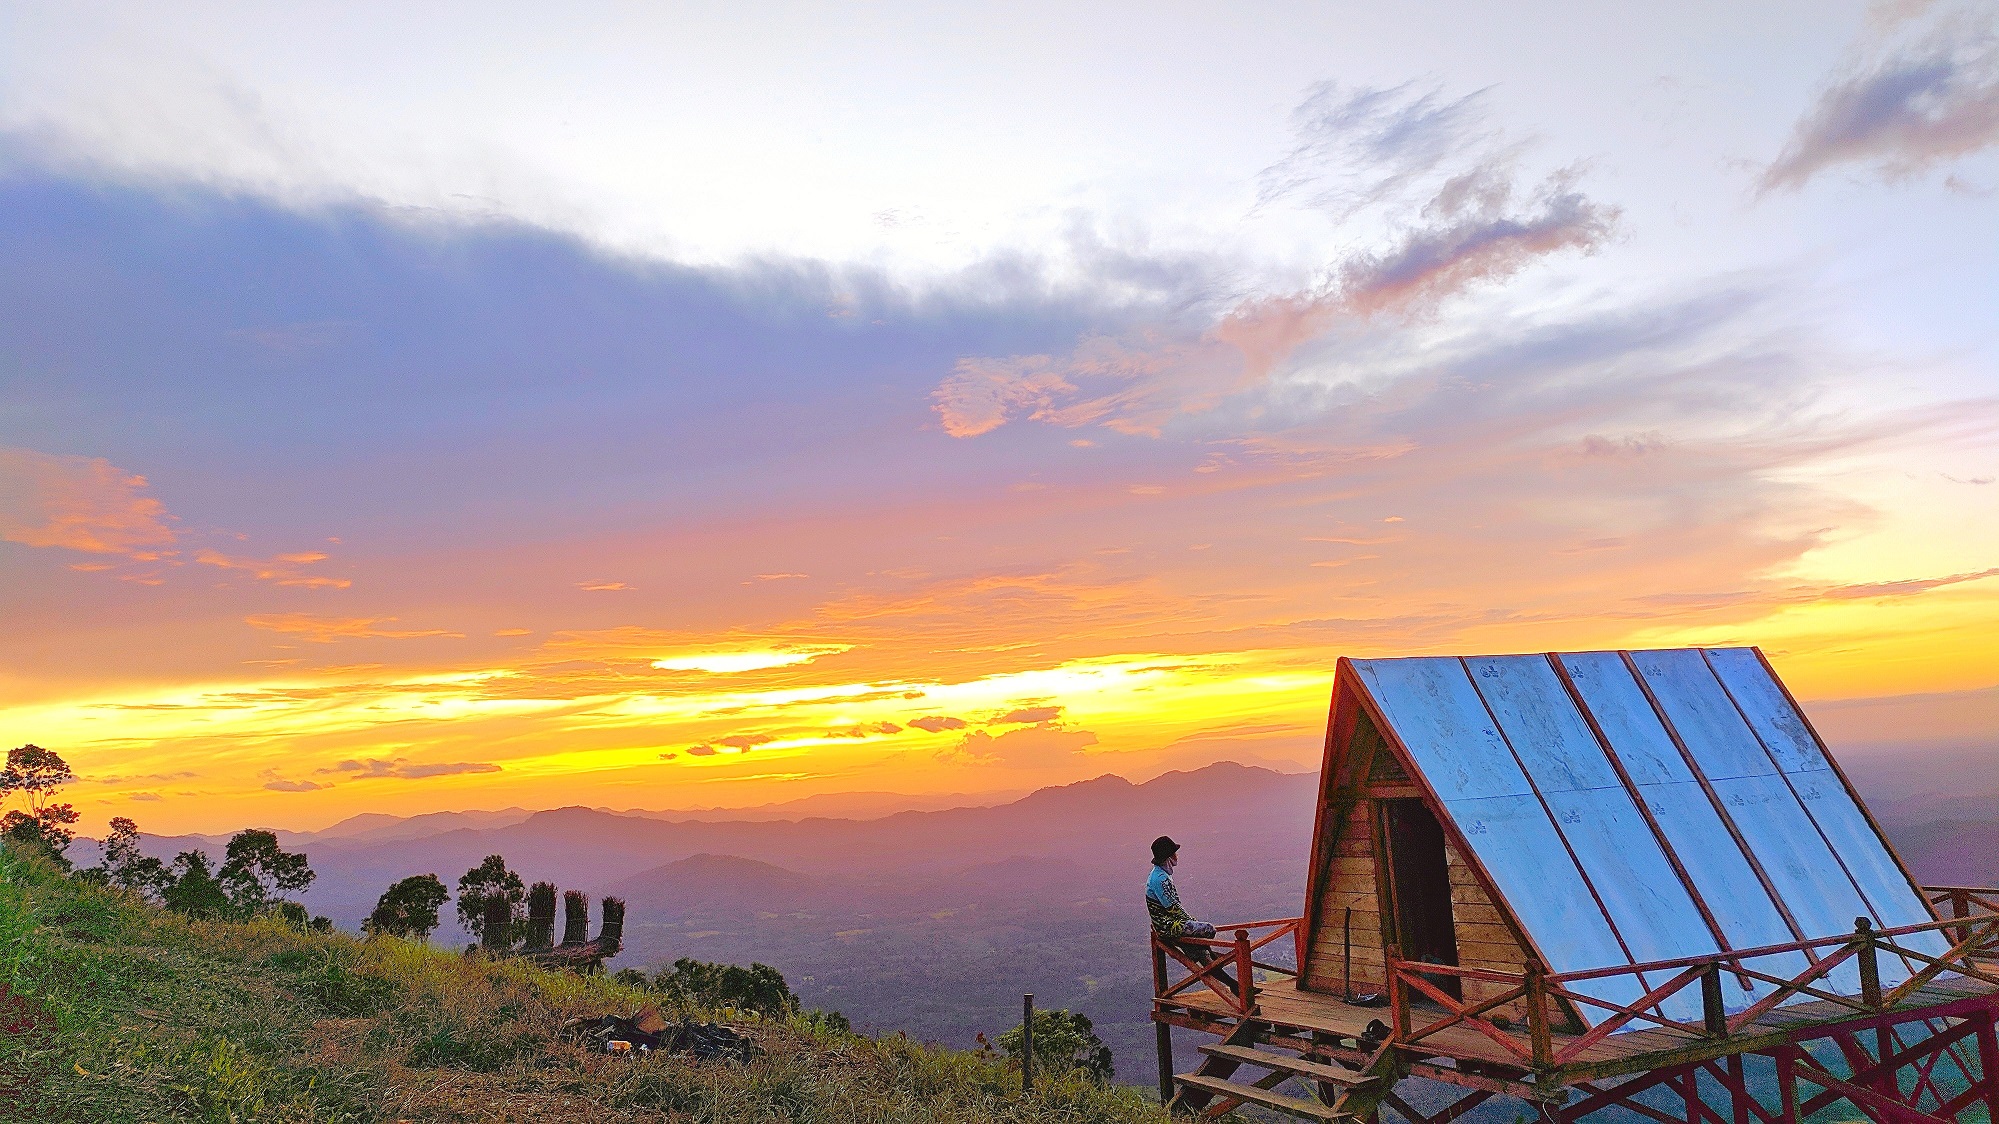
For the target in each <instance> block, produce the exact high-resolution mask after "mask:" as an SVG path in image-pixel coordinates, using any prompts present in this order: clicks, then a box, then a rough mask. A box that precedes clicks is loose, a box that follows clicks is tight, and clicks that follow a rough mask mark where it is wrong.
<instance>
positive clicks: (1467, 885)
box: [1444, 840, 1527, 1026]
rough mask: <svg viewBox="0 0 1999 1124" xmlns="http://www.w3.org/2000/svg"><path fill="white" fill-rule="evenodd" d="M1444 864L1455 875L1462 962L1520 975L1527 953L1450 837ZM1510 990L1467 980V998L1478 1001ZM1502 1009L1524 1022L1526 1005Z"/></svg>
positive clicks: (1455, 916) (1453, 890) (1453, 913)
mask: <svg viewBox="0 0 1999 1124" xmlns="http://www.w3.org/2000/svg"><path fill="white" fill-rule="evenodd" d="M1444 864H1445V866H1446V867H1447V868H1448V869H1449V871H1450V876H1451V923H1452V925H1453V927H1455V928H1456V929H1457V936H1458V965H1459V966H1460V967H1464V968H1489V969H1491V970H1493V971H1496V972H1508V973H1512V974H1515V975H1517V974H1519V972H1520V967H1521V965H1522V964H1524V963H1525V962H1526V959H1527V953H1526V952H1525V951H1524V950H1522V949H1521V947H1520V942H1519V941H1518V940H1515V939H1514V936H1513V930H1512V928H1511V927H1510V926H1509V925H1508V924H1507V922H1506V917H1505V916H1504V915H1503V914H1502V913H1500V911H1499V907H1498V906H1496V905H1494V904H1493V902H1492V899H1491V898H1490V897H1488V896H1487V895H1486V892H1485V888H1484V887H1483V886H1480V885H1479V882H1478V876H1477V875H1476V874H1474V873H1473V872H1472V868H1471V867H1470V866H1469V865H1467V864H1466V863H1465V859H1464V856H1463V855H1461V854H1459V853H1458V846H1457V843H1456V841H1454V840H1447V841H1446V842H1445V844H1444ZM1506 990H1508V989H1507V988H1505V987H1502V986H1499V985H1497V984H1489V983H1485V982H1483V981H1480V980H1466V981H1465V984H1464V997H1465V998H1466V999H1467V1000H1470V1001H1472V1002H1478V1001H1481V1000H1484V999H1486V998H1488V997H1490V996H1493V995H1497V994H1499V993H1500V992H1502V991H1506ZM1501 1010H1502V1011H1503V1012H1504V1013H1505V1014H1506V1016H1507V1017H1508V1018H1511V1019H1513V1020H1514V1025H1516V1026H1518V1025H1522V1024H1521V1021H1520V1020H1522V1019H1524V1018H1525V1017H1526V1016H1525V1008H1524V1007H1522V1006H1521V1005H1520V1004H1518V1003H1512V1004H1508V1005H1507V1006H1506V1007H1505V1008H1502V1009H1501Z"/></svg>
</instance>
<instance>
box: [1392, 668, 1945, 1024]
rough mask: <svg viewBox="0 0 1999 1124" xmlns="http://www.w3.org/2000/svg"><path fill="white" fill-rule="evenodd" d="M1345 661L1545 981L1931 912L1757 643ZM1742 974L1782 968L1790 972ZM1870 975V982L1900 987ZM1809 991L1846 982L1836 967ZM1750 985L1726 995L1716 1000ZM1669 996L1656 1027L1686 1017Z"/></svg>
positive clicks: (1852, 980) (1613, 981) (1913, 919)
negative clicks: (1545, 970) (1536, 959)
mask: <svg viewBox="0 0 1999 1124" xmlns="http://www.w3.org/2000/svg"><path fill="white" fill-rule="evenodd" d="M1353 666H1354V668H1355V670H1356V671H1357V672H1358V674H1359V676H1360V678H1361V680H1362V682H1363V683H1364V684H1365V685H1366V687H1367V690H1368V693H1369V694H1370V696H1371V697H1372V698H1373V699H1374V702H1375V704H1376V706H1377V707H1378V708H1379V709H1380V711H1381V713H1382V716H1383V717H1384V718H1385V719H1386V720H1387V722H1388V725H1389V728H1390V730H1391V731H1392V734H1393V736H1394V738H1395V739H1396V740H1398V741H1399V742H1400V744H1401V745H1402V746H1403V747H1404V748H1405V749H1406V750H1407V751H1408V753H1409V755H1410V757H1411V759H1412V761H1413V762H1414V764H1415V765H1416V767H1417V769H1418V771H1419V772H1421V774H1422V775H1423V778H1424V780H1425V781H1427V782H1428V783H1429V784H1430V786H1431V787H1432V788H1433V789H1434V790H1435V792H1436V793H1437V795H1438V797H1439V799H1440V800H1442V801H1443V803H1444V806H1445V809H1446V811H1447V812H1448V813H1449V815H1450V817H1451V819H1452V820H1453V822H1454V823H1455V824H1456V826H1457V829H1458V831H1459V833H1460V835H1461V836H1462V837H1463V839H1464V841H1465V843H1466V845H1467V846H1468V847H1469V848H1470V849H1471V851H1472V854H1473V857H1474V858H1476V860H1477V861H1478V863H1479V864H1480V866H1482V867H1483V868H1484V869H1485V871H1486V872H1487V874H1488V875H1489V876H1490V877H1491V879H1492V881H1493V882H1494V884H1495V885H1496V887H1497V888H1498V889H1499V891H1500V894H1501V896H1502V897H1503V898H1504V899H1505V900H1506V904H1507V906H1508V908H1510V909H1511V910H1513V912H1514V914H1515V916H1516V917H1517V918H1518V920H1519V921H1520V924H1521V926H1522V928H1523V929H1525V931H1526V932H1527V934H1528V937H1529V939H1530V940H1531V941H1532V942H1533V943H1534V944H1535V945H1536V946H1537V948H1538V949H1539V951H1540V954H1541V955H1542V957H1543V958H1544V959H1545V960H1546V961H1547V963H1548V966H1549V968H1550V969H1551V970H1553V971H1555V972H1570V971H1580V970H1585V969H1591V968H1602V967H1609V966H1612V965H1616V964H1632V963H1640V962H1644V961H1650V960H1665V959H1672V958H1676V957H1682V956H1696V955H1703V954H1706V953H1711V952H1714V951H1716V950H1717V949H1718V948H1720V947H1722V944H1723V943H1724V942H1725V943H1726V945H1727V947H1730V948H1750V947H1757V946H1762V945H1771V944H1783V943H1788V942H1791V941H1794V940H1797V939H1800V938H1816V937H1831V936H1838V935H1842V934H1845V933H1849V932H1851V931H1852V928H1853V923H1854V918H1856V917H1859V916H1867V917H1870V918H1872V919H1873V920H1874V921H1875V923H1876V924H1879V925H1882V926H1884V927H1887V926H1896V925H1907V924H1914V923H1919V922H1922V921H1927V920H1929V919H1930V914H1929V911H1928V908H1927V907H1926V905H1925V904H1924V902H1923V899H1922V898H1921V896H1920V895H1919V894H1918V892H1917V890H1916V888H1915V887H1914V886H1913V885H1911V884H1910V882H1909V879H1908V877H1907V876H1906V875H1905V874H1904V873H1903V872H1902V870H1901V868H1900V867H1899V865H1898V864H1896V862H1895V861H1894V859H1893V856H1892V855H1890V853H1889V852H1888V849H1887V846H1886V844H1885V842H1884V841H1883V840H1882V839H1881V837H1880V835H1879V833H1878V832H1877V831H1876V830H1875V829H1874V827H1873V825H1872V824H1871V823H1869V822H1868V820H1867V818H1866V816H1865V814H1864V812H1863V811H1862V810H1861V808H1860V806H1859V804H1858V803H1857V802H1856V801H1855V800H1854V798H1853V796H1852V794H1851V793H1850V792H1849V791H1848V789H1847V787H1846V785H1845V783H1844V781H1843V780H1842V779H1841V778H1840V777H1839V775H1838V773H1837V772H1836V771H1835V770H1834V769H1833V767H1832V764H1831V762H1830V760H1829V759H1828V758H1827V757H1826V755H1825V752H1824V750H1823V748H1822V747H1821V746H1820V745H1819V744H1818V741H1817V739H1816V738H1815V737H1814V736H1813V734H1812V732H1811V729H1810V727H1809V726H1808V725H1807V724H1806V723H1805V720H1804V716H1803V715H1802V714H1800V713H1798V711H1797V708H1796V707H1795V706H1794V705H1793V704H1792V703H1791V701H1790V699H1789V697H1788V696H1787V695H1786V694H1785V693H1784V691H1783V689H1782V686H1781V685H1780V684H1778V683H1777V681H1776V679H1775V678H1774V676H1772V675H1771V674H1770V672H1769V669H1768V668H1767V666H1765V665H1764V663H1763V661H1762V659H1761V657H1760V655H1759V654H1758V653H1757V652H1755V650H1753V649H1713V650H1706V651H1703V650H1701V649H1675V650H1665V651H1651V652H1631V653H1626V654H1620V653H1616V652H1587V653H1570V654H1561V655H1555V656H1500V657H1477V658H1468V659H1456V658H1447V657H1436V658H1418V659H1396V660H1355V661H1353ZM1676 860H1677V867H1676V865H1675V862H1676ZM1759 872H1760V873H1759ZM1683 873H1684V875H1685V877H1684V878H1683V877H1682V874H1683ZM1766 880H1767V885H1766ZM1773 892H1774V896H1773ZM1703 905H1704V906H1705V907H1706V909H1705V913H1704V912H1703V909H1702V907H1703ZM1931 944H1933V945H1934V946H1935V950H1936V951H1941V950H1942V939H1941V938H1940V937H1937V938H1934V940H1932V941H1930V942H1926V944H1925V946H1924V947H1925V950H1926V951H1928V950H1929V947H1928V946H1929V945H1931ZM1756 967H1757V968H1758V969H1759V970H1765V971H1768V972H1770V973H1771V974H1772V975H1779V976H1790V975H1796V974H1798V973H1799V972H1802V971H1803V970H1804V969H1805V967H1806V960H1805V958H1804V956H1803V954H1801V953H1787V954H1782V955H1780V956H1775V957H1766V958H1763V962H1761V963H1758V964H1757V965H1756ZM1881 968H1882V978H1883V979H1882V982H1883V983H1884V984H1887V985H1890V986H1892V985H1893V984H1894V983H1896V982H1899V981H1900V980H1901V979H1904V978H1906V968H1905V967H1904V966H1903V965H1900V964H1899V963H1891V962H1889V961H1888V960H1884V961H1883V963H1882V965H1881ZM1651 982H1652V983H1653V984H1657V983H1659V982H1663V981H1651ZM1645 983H1646V981H1644V980H1642V979H1640V978H1638V976H1637V974H1636V973H1633V975H1631V976H1627V977H1607V978H1605V979H1603V980H1599V981H1595V983H1594V984H1593V986H1592V990H1591V992H1590V994H1594V995H1600V996H1601V997H1602V998H1605V999H1610V1000H1614V1001H1624V1002H1628V1001H1630V1000H1631V999H1635V998H1636V997H1637V996H1638V995H1639V994H1641V993H1642V989H1643V988H1644V986H1645ZM1825 983H1826V985H1827V986H1830V987H1831V988H1833V989H1835V990H1840V991H1844V992H1849V993H1853V992H1857V991H1858V990H1859V979H1858V973H1857V970H1855V969H1854V968H1853V967H1852V966H1851V965H1845V966H1843V967H1842V970H1839V971H1836V972H1835V973H1834V974H1833V976H1832V977H1831V978H1830V979H1828V980H1827V981H1825ZM1764 993H1765V989H1764V988H1763V987H1757V988H1753V989H1752V988H1749V987H1747V986H1746V985H1743V986H1742V988H1741V990H1740V991H1739V993H1738V992H1737V990H1736V989H1735V988H1731V994H1730V995H1729V996H1728V1000H1729V1006H1731V1007H1732V1008H1736V1009H1740V1008H1741V1007H1743V1006H1747V1005H1748V1004H1749V1003H1750V1002H1753V1000H1754V999H1755V997H1756V996H1758V995H1760V994H1764ZM1683 999H1684V1001H1682V1000H1681V999H1676V1000H1675V1001H1674V1002H1673V1003H1672V1004H1670V1005H1669V1007H1668V1009H1667V1011H1666V1012H1665V1013H1666V1014H1667V1015H1668V1016H1669V1017H1673V1018H1679V1019H1689V1020H1697V1019H1698V1017H1699V1013H1698V1011H1697V1010H1693V1009H1688V1004H1697V997H1695V996H1693V995H1691V994H1689V995H1687V996H1685V997H1683ZM1590 1014H1591V1013H1590V1012H1584V1015H1585V1017H1589V1016H1590Z"/></svg>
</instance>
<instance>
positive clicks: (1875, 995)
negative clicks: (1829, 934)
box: [1853, 917, 1881, 1011]
mask: <svg viewBox="0 0 1999 1124" xmlns="http://www.w3.org/2000/svg"><path fill="white" fill-rule="evenodd" d="M1853 940H1854V943H1855V944H1857V945H1859V946H1860V1001H1861V1002H1862V1003H1865V1004H1866V1005H1867V1007H1868V1009H1869V1010H1875V1011H1878V1010H1880V1009H1881V962H1880V958H1879V956H1878V954H1877V953H1876V951H1875V948H1874V923H1873V922H1871V921H1869V920H1868V919H1867V918H1865V917H1856V918H1854V919H1853Z"/></svg>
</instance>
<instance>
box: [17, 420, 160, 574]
mask: <svg viewBox="0 0 1999 1124" xmlns="http://www.w3.org/2000/svg"><path fill="white" fill-rule="evenodd" d="M146 487H147V484H146V478H145V477H143V476H138V475H134V474H132V473H129V472H126V471H125V470H124V469H121V468H119V467H117V466H116V465H113V464H112V463H111V462H110V461H107V460H104V459H103V458H101V457H77V456H57V455H54V454H50V453H38V452H36V451H34V450H33V449H18V448H7V447H0V539H4V540H6V541H7V542H17V543H21V544H23V545H26V546H40V547H49V546H53V547H61V548H63V549H65V550H80V551H84V552H86V553H89V554H123V555H126V556H128V557H129V556H134V555H138V554H144V553H148V552H147V551H146V549H145V548H147V547H161V546H168V545H171V544H172V543H173V541H174V532H173V528H172V527H170V526H168V525H167V524H168V522H169V521H171V520H172V518H173V516H171V515H169V514H167V510H166V508H165V507H164V506H163V505H162V504H161V503H160V501H159V500H157V499H154V498H153V497H151V496H148V495H145V494H143V493H144V492H145V490H146ZM154 557H158V556H157V555H156V554H155V555H154Z"/></svg>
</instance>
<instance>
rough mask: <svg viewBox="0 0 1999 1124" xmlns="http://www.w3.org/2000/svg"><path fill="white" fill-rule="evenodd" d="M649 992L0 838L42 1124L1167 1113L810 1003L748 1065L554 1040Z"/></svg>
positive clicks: (1123, 1123) (26, 1055)
mask: <svg viewBox="0 0 1999 1124" xmlns="http://www.w3.org/2000/svg"><path fill="white" fill-rule="evenodd" d="M657 998H658V997H657V996H655V995H653V994H651V993H647V992H641V991H636V990H633V989H631V988H628V987H625V986H622V985H620V984H618V983H616V982H614V981H612V980H611V979H609V978H608V977H605V976H592V977H578V976H573V975H569V974H567V973H562V972H548V971H543V970H540V969H536V968H532V967H528V966H526V965H523V964H520V963H518V962H508V961H499V962H492V961H486V960H483V959H467V958H464V957H462V956H459V955H456V954H453V953H447V952H444V951H441V950H438V949H433V948H428V947H425V946H422V945H416V944H411V943H409V942H405V941H400V940H395V939H379V940H372V941H363V940H359V939H356V938H353V937H349V936H346V935H343V934H319V933H308V932H302V931H299V930H297V929H293V928H290V927H288V926H285V925H283V924H282V923H279V922H276V921H272V920H260V921H254V922H250V923H248V924H235V923H210V922H191V921H188V920H186V919H184V918H182V917H179V916H177V915H174V914H170V913H167V912H165V911H162V910H159V909H156V908H153V907H151V906H149V905H147V904H145V903H144V902H142V901H139V900H138V899H136V898H134V897H132V896H131V895H129V894H126V893H123V892H121V891H116V890H109V889H104V888H100V887H94V886H89V885H84V884H81V883H78V882H75V881H72V880H70V879H68V878H66V877H64V876H63V875H62V873H61V872H60V871H58V870H57V869H56V868H55V867H53V866H52V865H50V864H48V863H47V862H45V861H43V860H41V859H39V858H36V857H33V856H29V855H24V854H21V853H18V852H17V851H15V850H12V849H4V848H0V1118H6V1119H20V1120H35V1121H103V1120H121V1121H123V1120H131V1121H170V1120H171V1121H239V1120H240V1121H248V1120H276V1121H375V1120H382V1121H399V1120H408V1121H431V1120H439V1121H443V1120H520V1121H528V1120H534V1121H560V1120H603V1119H619V1120H673V1121H718V1122H719V1121H731V1122H735V1121H745V1122H749V1121H799V1122H815V1121H826V1122H832V1121H842V1122H845V1121H855V1122H863V1124H874V1122H880V1124H891V1122H904V1121H907V1122H910V1124H916V1122H919V1121H923V1122H929V1121H939V1122H947V1124H950V1122H958V1121H966V1122H970V1121H1005V1122H1021V1124H1027V1122H1031V1121H1064V1122H1076V1124H1095V1122H1102V1124H1139V1122H1145V1124H1159V1122H1163V1121H1164V1120H1165V1119H1166V1117H1165V1116H1164V1114H1163V1113H1162V1112H1161V1111H1160V1110H1159V1108H1158V1106H1157V1105H1156V1104H1151V1103H1149V1102H1147V1101H1146V1100H1145V1099H1144V1098H1143V1097H1142V1096H1140V1095H1139V1094H1138V1093H1136V1092H1135V1091H1133V1090H1130V1089H1124V1088H1117V1087H1110V1088H1106V1087H1103V1086H1099V1085H1095V1084H1092V1083H1091V1082H1089V1081H1087V1080H1086V1079H1083V1078H1081V1077H1072V1078H1069V1079H1065V1080H1060V1081H1056V1082H1052V1083H1048V1084H1046V1086H1045V1087H1042V1088H1037V1089H1036V1091H1035V1093H1034V1094H1033V1095H1032V1096H1022V1095H1021V1093H1020V1078H1019V1075H1018V1073H1016V1072H1011V1071H1009V1069H1008V1068H1007V1067H1006V1066H1005V1065H1004V1063H1002V1062H995V1061H993V1060H991V1059H988V1058H984V1057H980V1056H978V1055H975V1054H970V1053H966V1052H962V1051H952V1050H941V1049H935V1048H931V1047H927V1046H924V1045H921V1044H919V1043H916V1042H912V1041H910V1040H908V1039H906V1038H902V1037H900V1036H891V1037H884V1038H868V1037H865V1036H860V1035H854V1034H848V1033H843V1032H835V1031H828V1030H826V1029H824V1028H822V1027H818V1026H815V1025H813V1024H812V1023H810V1022H808V1021H806V1020H802V1019H801V1020H757V1019H751V1018H739V1017H736V1016H735V1015H734V1014H733V1013H732V1012H713V1011H698V1010H686V1011H673V1010H669V1011H668V1012H667V1014H668V1015H669V1017H673V1016H675V1015H678V1014H688V1015H692V1016H695V1017H702V1018H707V1017H717V1016H728V1017H730V1019H731V1021H732V1022H734V1023H736V1024H737V1025H748V1026H749V1027H750V1028H751V1031H752V1034H753V1036H754V1038H755V1039H756V1041H757V1043H758V1045H759V1046H760V1047H761V1048H762V1050H763V1056H762V1057H761V1058H760V1059H759V1060H758V1061H756V1062H754V1063H752V1064H749V1065H746V1066H745V1065H730V1064H727V1063H719V1062H716V1063H701V1062H693V1061H689V1060H682V1059H676V1058H649V1059H645V1060H641V1061H628V1060H624V1059H620V1058H612V1057H606V1056H603V1055H599V1054H592V1053H588V1052H585V1051H583V1050H581V1049H579V1048H577V1047H574V1046H571V1045H568V1044H565V1043H561V1042H558V1041H556V1039H555V1029H556V1028H557V1027H558V1026H559V1025H560V1024H561V1022H562V1021H563V1020H564V1019H565V1018H569V1017H571V1016H574V1015H585V1014H590V1015H594V1014H602V1013H606V1012H611V1013H618V1014H629V1013H631V1012H633V1011H636V1010H637V1009H638V1008H640V1007H642V1006H644V1005H645V1004H646V1003H648V1002H654V1001H656V1000H657Z"/></svg>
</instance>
